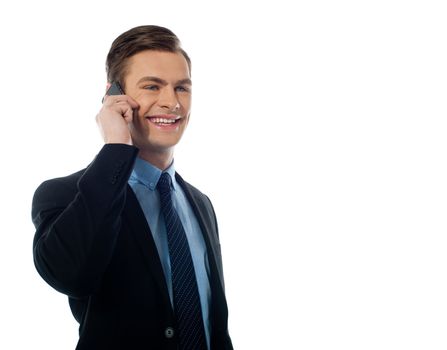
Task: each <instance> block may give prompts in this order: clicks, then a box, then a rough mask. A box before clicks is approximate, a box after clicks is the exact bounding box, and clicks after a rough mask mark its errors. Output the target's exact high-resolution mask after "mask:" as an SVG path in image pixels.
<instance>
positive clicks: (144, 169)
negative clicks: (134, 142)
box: [130, 157, 178, 191]
mask: <svg viewBox="0 0 447 350" xmlns="http://www.w3.org/2000/svg"><path fill="white" fill-rule="evenodd" d="M163 172H165V173H168V174H169V175H170V176H171V180H172V187H173V189H174V190H177V186H178V185H177V181H176V180H175V168H174V161H172V163H171V165H170V166H169V167H168V168H167V169H166V170H165V171H161V170H160V169H158V168H157V167H156V166H154V165H152V164H151V163H149V162H147V161H145V160H143V159H141V158H138V157H137V159H136V160H135V164H134V167H133V170H132V174H131V175H130V180H132V181H137V182H140V183H141V184H143V185H145V186H146V187H148V188H149V189H150V190H151V191H155V189H156V188H157V183H158V180H159V179H160V176H161V174H162V173H163Z"/></svg>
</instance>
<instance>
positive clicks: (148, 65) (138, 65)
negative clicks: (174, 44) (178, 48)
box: [126, 50, 190, 81]
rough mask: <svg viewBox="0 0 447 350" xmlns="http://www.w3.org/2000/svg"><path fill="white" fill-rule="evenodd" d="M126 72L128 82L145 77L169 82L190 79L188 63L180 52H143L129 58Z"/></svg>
mask: <svg viewBox="0 0 447 350" xmlns="http://www.w3.org/2000/svg"><path fill="white" fill-rule="evenodd" d="M126 71H127V74H126V80H127V79H129V80H134V79H140V78H141V77H143V76H156V77H159V78H162V79H165V80H168V81H169V80H181V79H186V78H190V73H189V68H188V63H187V61H186V59H185V57H184V56H183V55H182V54H181V53H180V52H165V51H155V50H146V51H141V52H139V53H137V54H135V55H133V56H131V57H129V60H128V62H127V69H126Z"/></svg>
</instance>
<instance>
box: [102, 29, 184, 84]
mask: <svg viewBox="0 0 447 350" xmlns="http://www.w3.org/2000/svg"><path fill="white" fill-rule="evenodd" d="M145 50H157V51H168V52H179V53H181V54H182V55H183V56H184V57H185V59H186V62H187V63H188V68H189V71H190V72H191V60H190V58H189V56H188V54H187V53H186V52H185V51H184V50H183V49H182V48H181V44H180V40H179V39H178V38H177V36H176V35H175V34H174V33H173V32H172V31H170V30H169V29H167V28H164V27H159V26H154V25H145V26H139V27H135V28H132V29H130V30H128V31H127V32H124V33H123V34H121V35H120V36H119V37H117V38H116V39H115V40H114V41H113V43H112V46H111V47H110V51H109V53H108V55H107V59H106V72H107V81H108V82H109V83H111V82H114V81H116V82H119V83H120V84H121V85H122V86H123V88H124V85H123V84H124V76H125V75H126V68H127V61H128V58H129V57H131V56H133V55H135V54H136V53H138V52H141V51H145Z"/></svg>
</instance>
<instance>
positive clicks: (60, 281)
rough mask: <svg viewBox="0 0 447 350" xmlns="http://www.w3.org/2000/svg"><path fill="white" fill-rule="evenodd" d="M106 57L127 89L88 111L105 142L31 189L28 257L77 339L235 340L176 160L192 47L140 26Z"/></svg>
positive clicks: (204, 210)
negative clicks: (61, 301)
mask: <svg viewBox="0 0 447 350" xmlns="http://www.w3.org/2000/svg"><path fill="white" fill-rule="evenodd" d="M106 68H107V78H108V86H107V88H109V87H110V86H111V85H112V84H113V85H114V86H115V87H117V86H121V88H122V92H123V94H121V95H111V94H110V93H109V94H110V95H106V96H105V98H104V100H103V106H102V108H101V110H100V111H99V113H98V115H97V117H96V120H97V124H98V126H99V129H100V131H101V133H102V136H103V138H104V142H105V145H104V146H103V148H102V149H101V150H100V152H99V153H98V155H97V156H96V158H95V159H94V160H93V162H92V163H91V164H90V165H89V166H88V167H87V168H86V169H84V170H81V171H79V172H77V173H75V174H72V175H69V176H67V177H63V178H58V179H53V180H49V181H46V182H44V183H43V184H42V185H40V187H39V188H38V189H37V190H36V193H35V195H34V199H33V208H32V218H33V222H34V225H35V226H36V234H35V237H34V262H35V265H36V268H37V270H38V272H39V273H40V275H41V276H42V277H43V278H44V280H45V281H46V282H47V283H49V284H50V285H51V286H52V287H54V288H55V289H56V290H58V291H60V292H62V293H64V294H66V295H68V297H69V304H70V307H71V310H72V313H73V315H74V317H75V318H76V320H77V321H78V322H79V323H80V328H79V335H80V337H79V342H78V345H77V349H79V350H82V349H108V350H110V349H132V350H138V349H156V350H160V349H190V350H199V349H213V350H214V349H232V348H233V347H232V344H231V340H230V337H229V335H228V328H227V318H228V311H227V304H226V299H225V294H224V282H223V273H222V261H221V253H220V244H219V238H218V231H217V222H216V218H215V214H214V211H213V208H212V205H211V202H210V201H209V199H208V197H206V196H205V195H204V194H202V193H201V192H200V191H198V190H197V189H196V188H194V187H193V186H191V185H190V184H188V183H187V182H185V181H184V180H183V179H182V178H181V177H180V175H178V174H177V173H176V172H175V170H174V166H173V154H174V147H175V145H176V144H177V143H178V142H179V140H180V138H181V136H182V134H183V132H184V130H185V128H186V126H187V124H188V121H189V116H190V108H191V63H190V59H189V57H188V55H187V54H186V52H185V51H183V49H182V48H181V47H180V43H179V40H178V38H177V37H176V36H175V35H174V34H173V33H172V32H171V31H170V30H168V29H166V28H162V27H158V26H141V27H136V28H133V29H131V30H129V31H127V32H125V33H123V34H122V35H120V36H119V37H118V38H117V39H116V40H115V41H114V42H113V44H112V47H111V49H110V52H109V54H108V56H107V62H106ZM116 83H118V84H116ZM124 93H125V94H124Z"/></svg>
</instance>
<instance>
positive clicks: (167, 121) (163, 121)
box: [147, 116, 181, 125]
mask: <svg viewBox="0 0 447 350" xmlns="http://www.w3.org/2000/svg"><path fill="white" fill-rule="evenodd" d="M147 119H148V120H149V121H150V122H151V123H154V124H157V125H173V124H176V123H178V122H179V121H180V120H181V117H179V116H172V117H171V116H169V117H163V116H155V117H147Z"/></svg>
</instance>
